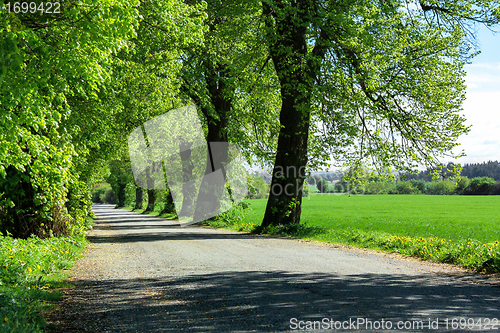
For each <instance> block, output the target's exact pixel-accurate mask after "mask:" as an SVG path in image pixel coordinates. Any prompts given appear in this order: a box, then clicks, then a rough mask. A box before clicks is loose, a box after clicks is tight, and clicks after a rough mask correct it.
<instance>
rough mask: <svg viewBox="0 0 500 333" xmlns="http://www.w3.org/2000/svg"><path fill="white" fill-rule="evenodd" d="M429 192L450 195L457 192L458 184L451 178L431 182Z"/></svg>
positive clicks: (428, 187) (428, 186)
mask: <svg viewBox="0 0 500 333" xmlns="http://www.w3.org/2000/svg"><path fill="white" fill-rule="evenodd" d="M427 193H428V194H434V195H450V194H454V193H456V186H455V183H454V182H452V181H451V180H441V181H439V182H431V183H429V184H428V185H427Z"/></svg>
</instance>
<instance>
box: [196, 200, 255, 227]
mask: <svg viewBox="0 0 500 333" xmlns="http://www.w3.org/2000/svg"><path fill="white" fill-rule="evenodd" d="M250 210H251V208H250V205H249V204H248V203H247V202H244V201H243V202H240V203H239V204H237V205H236V206H234V207H233V208H232V209H230V210H227V211H225V212H224V213H222V214H219V215H217V216H215V217H213V218H211V219H209V220H207V221H205V222H204V223H205V224H208V225H209V226H211V227H213V228H227V227H232V226H238V228H237V229H238V230H239V231H250V230H245V228H244V226H241V223H242V221H243V218H244V217H245V216H246V215H247V214H248V212H249V211H250Z"/></svg>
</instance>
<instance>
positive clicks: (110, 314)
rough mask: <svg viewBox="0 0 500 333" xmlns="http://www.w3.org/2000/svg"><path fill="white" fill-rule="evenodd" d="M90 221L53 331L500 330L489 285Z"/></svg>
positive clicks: (373, 256) (153, 226) (198, 230)
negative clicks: (84, 249) (85, 246)
mask: <svg viewBox="0 0 500 333" xmlns="http://www.w3.org/2000/svg"><path fill="white" fill-rule="evenodd" d="M94 212H95V214H96V216H97V217H98V219H97V220H96V225H95V226H94V229H93V231H91V233H90V234H89V239H90V241H91V244H90V246H89V249H88V251H87V252H86V255H85V257H84V258H83V259H82V260H80V261H79V262H78V263H77V265H76V266H75V268H74V270H73V273H72V282H73V283H74V284H75V287H74V288H69V289H68V290H67V293H68V297H67V298H66V299H65V300H64V301H63V302H62V303H61V306H60V309H59V310H58V311H56V312H54V313H53V314H51V315H50V316H49V321H50V322H52V323H54V324H57V325H59V327H60V329H59V330H58V331H59V332H297V331H302V332H306V331H307V332H311V331H317V332H320V331H321V332H336V331H339V332H340V331H345V332H354V331H370V332H382V331H388V332H397V331H400V332H403V331H432V332H437V331H440V332H441V331H442V332H452V331H461V332H463V331H479V330H480V329H481V330H484V329H488V328H489V329H491V328H493V329H494V328H497V329H498V330H500V322H498V320H497V318H498V319H500V311H499V309H500V303H499V292H500V288H499V287H498V283H497V281H496V280H494V279H492V278H486V277H481V276H478V275H474V274H471V273H468V272H465V271H461V270H458V269H453V268H451V267H450V266H445V265H439V264H432V263H424V262H420V261H418V260H413V259H403V258H398V257H396V256H393V255H384V254H380V253H376V252H374V251H361V250H352V249H347V248H341V247H338V246H334V245H325V244H319V243H315V242H304V241H298V240H293V239H284V238H277V237H269V236H254V235H249V234H242V233H235V232H230V231H225V230H217V229H209V228H204V227H199V226H188V227H180V226H179V225H178V224H177V223H176V222H175V221H169V220H165V219H161V218H156V217H151V216H147V215H140V214H138V213H133V212H129V211H126V210H120V209H113V206H110V205H97V206H94ZM472 320H474V324H475V327H474V328H472ZM468 325H470V326H468ZM301 329H302V330H301ZM56 331H57V330H56Z"/></svg>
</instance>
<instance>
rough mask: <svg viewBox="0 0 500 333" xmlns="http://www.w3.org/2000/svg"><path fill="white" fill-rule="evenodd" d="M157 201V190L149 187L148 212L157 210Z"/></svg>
mask: <svg viewBox="0 0 500 333" xmlns="http://www.w3.org/2000/svg"><path fill="white" fill-rule="evenodd" d="M155 202H156V192H155V190H154V189H153V190H151V189H148V208H146V210H147V211H148V212H152V211H154V210H155Z"/></svg>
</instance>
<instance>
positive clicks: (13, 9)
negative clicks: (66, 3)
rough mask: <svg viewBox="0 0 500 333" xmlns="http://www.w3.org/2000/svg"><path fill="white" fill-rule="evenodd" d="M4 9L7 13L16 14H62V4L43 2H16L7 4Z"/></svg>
mask: <svg viewBox="0 0 500 333" xmlns="http://www.w3.org/2000/svg"><path fill="white" fill-rule="evenodd" d="M4 8H5V10H6V11H7V13H15V14H19V13H22V14H27V13H31V14H35V13H37V12H38V13H40V14H60V13H61V3H60V2H51V1H45V2H44V1H41V2H35V1H32V2H28V1H16V2H7V3H5V4H4Z"/></svg>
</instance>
